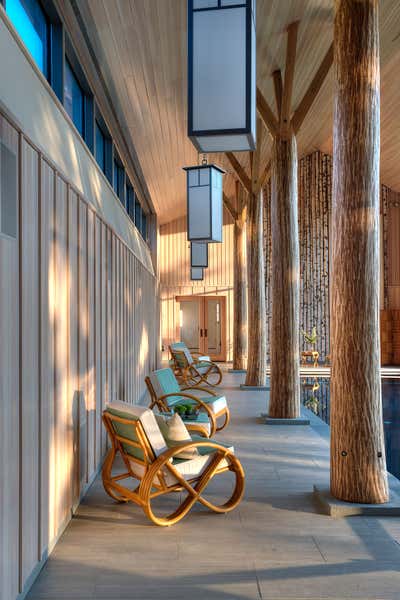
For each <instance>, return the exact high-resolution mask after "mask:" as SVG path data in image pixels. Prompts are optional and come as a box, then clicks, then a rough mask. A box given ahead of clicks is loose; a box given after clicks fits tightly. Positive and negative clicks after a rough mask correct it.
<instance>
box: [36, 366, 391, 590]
mask: <svg viewBox="0 0 400 600" xmlns="http://www.w3.org/2000/svg"><path fill="white" fill-rule="evenodd" d="M243 379H244V375H233V374H229V375H226V377H225V393H226V395H227V396H228V398H229V401H230V405H231V407H232V413H233V414H232V417H233V418H232V424H231V425H230V426H229V427H228V429H227V431H226V432H223V434H220V438H221V439H224V440H231V441H233V442H234V444H235V447H236V451H237V454H238V455H239V457H240V459H241V460H242V462H243V465H244V467H245V469H246V474H247V488H246V494H245V499H244V501H243V502H242V504H241V506H240V508H239V509H238V510H236V511H235V512H233V513H231V514H229V515H215V514H211V513H208V512H207V511H206V510H205V509H203V508H199V509H197V510H196V511H195V512H194V513H193V512H192V513H191V514H190V515H189V517H188V518H186V520H184V521H183V522H182V523H181V524H179V525H177V526H175V527H173V528H171V529H161V528H157V527H155V526H152V525H150V524H149V522H148V521H147V520H146V519H145V517H144V515H143V513H142V512H141V510H140V509H139V508H138V507H136V506H133V505H118V504H115V503H114V502H113V501H112V500H111V499H110V498H108V497H107V496H106V495H105V493H104V492H103V489H102V485H101V482H100V480H97V481H96V482H95V484H94V485H93V487H92V488H91V490H90V492H89V494H88V495H87V497H86V498H85V501H84V502H83V504H82V505H81V507H80V508H79V510H78V513H77V515H76V516H75V518H74V519H73V520H72V522H71V523H70V525H69V526H68V528H67V530H66V531H65V533H64V535H63V536H62V538H61V540H60V541H59V543H58V544H57V546H56V548H55V550H54V552H53V554H52V555H51V557H50V559H49V561H48V563H47V565H46V566H45V568H44V569H43V571H42V573H41V575H40V576H39V578H38V580H37V582H36V583H35V584H34V586H33V588H32V590H31V593H30V595H29V596H28V598H29V599H30V600H35V599H36V600H39V599H40V600H44V599H47V600H50V599H51V600H56V599H57V600H58V599H61V598H62V599H64V600H72V599H74V600H78V599H79V600H88V599H93V598H99V599H102V600H120V599H121V600H122V599H128V598H129V599H138V600H149V599H151V600H153V599H154V600H156V599H164V600H165V599H168V600H169V599H171V600H172V599H174V600H180V599H189V600H196V599H201V600H214V599H215V600H222V599H224V600H239V599H260V598H264V599H268V600H277V599H279V600H285V599H292V600H293V599H295V598H297V599H299V598H302V599H304V598H310V599H311V598H312V599H318V600H321V599H326V598H330V599H332V598H335V599H337V600H339V599H340V600H343V599H349V598H360V599H362V600H372V599H373V600H376V599H391V600H397V599H398V598H400V545H399V543H400V518H380V519H379V518H371V517H352V518H348V519H343V520H333V519H331V518H330V517H327V516H324V515H321V514H318V512H317V509H316V507H315V506H314V504H313V500H312V496H311V490H312V486H313V483H318V482H319V483H321V482H327V480H328V465H329V447H328V439H327V433H328V427H327V426H326V425H325V424H323V423H322V422H321V421H319V420H318V419H317V418H314V419H313V421H312V426H311V427H277V426H266V425H263V424H261V422H260V419H259V418H258V415H259V414H260V413H261V412H262V411H265V408H266V398H267V396H266V392H254V393H253V392H247V391H246V392H239V391H238V388H237V386H238V384H239V383H241V382H242V381H243Z"/></svg>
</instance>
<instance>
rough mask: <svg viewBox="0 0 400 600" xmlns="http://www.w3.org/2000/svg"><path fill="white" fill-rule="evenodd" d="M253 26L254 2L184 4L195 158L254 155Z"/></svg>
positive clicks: (207, 0)
mask: <svg viewBox="0 0 400 600" xmlns="http://www.w3.org/2000/svg"><path fill="white" fill-rule="evenodd" d="M255 22H256V2H255V0H188V136H189V138H190V139H191V141H192V142H193V144H194V145H195V147H196V148H197V150H198V151H199V152H227V151H231V152H233V151H238V152H240V151H249V150H255V140H256V27H255Z"/></svg>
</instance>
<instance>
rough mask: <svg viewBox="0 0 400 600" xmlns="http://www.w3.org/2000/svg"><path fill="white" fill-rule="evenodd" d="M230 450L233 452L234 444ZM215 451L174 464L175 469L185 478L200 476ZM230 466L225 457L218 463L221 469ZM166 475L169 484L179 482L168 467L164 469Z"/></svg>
mask: <svg viewBox="0 0 400 600" xmlns="http://www.w3.org/2000/svg"><path fill="white" fill-rule="evenodd" d="M229 450H230V451H231V452H232V453H233V452H234V448H233V446H230V447H229ZM213 455H214V452H213V451H212V450H211V452H210V454H203V455H199V456H197V458H192V459H191V460H185V461H181V462H177V463H176V464H174V467H175V469H176V470H177V471H178V472H179V473H180V475H182V476H183V478H184V479H186V480H189V479H194V478H196V477H199V476H200V475H201V474H202V473H203V471H204V470H205V469H206V468H207V467H208V465H209V463H210V462H211V460H212V458H213ZM227 466H228V461H227V460H226V459H225V458H224V459H222V460H221V462H220V463H219V465H218V468H219V469H222V468H224V467H227ZM164 477H165V481H166V483H167V485H173V484H175V483H176V482H177V479H176V478H175V477H174V475H173V474H172V473H171V471H169V470H168V469H164Z"/></svg>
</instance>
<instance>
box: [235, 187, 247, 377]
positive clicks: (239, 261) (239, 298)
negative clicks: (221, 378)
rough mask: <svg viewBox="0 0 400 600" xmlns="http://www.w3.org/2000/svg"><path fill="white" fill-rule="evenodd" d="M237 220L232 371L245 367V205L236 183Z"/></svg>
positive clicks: (242, 193) (240, 188) (242, 191)
mask: <svg viewBox="0 0 400 600" xmlns="http://www.w3.org/2000/svg"><path fill="white" fill-rule="evenodd" d="M236 198H237V218H236V219H235V226H234V227H235V228H234V242H235V248H234V259H233V260H234V290H233V365H232V366H233V369H234V370H242V369H246V366H247V289H246V283H247V274H246V203H245V202H244V190H243V188H242V186H241V184H240V183H239V182H238V181H237V182H236Z"/></svg>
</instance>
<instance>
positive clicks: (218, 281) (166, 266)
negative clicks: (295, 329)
mask: <svg viewBox="0 0 400 600" xmlns="http://www.w3.org/2000/svg"><path fill="white" fill-rule="evenodd" d="M158 258H159V277H160V302H161V339H162V345H163V347H164V348H165V349H167V348H168V345H169V344H170V343H171V342H173V341H175V340H176V333H177V327H178V323H179V310H178V304H177V302H176V300H175V298H176V296H192V295H199V296H205V295H212V296H219V295H222V296H226V303H227V306H226V315H227V316H226V318H227V328H226V331H227V346H226V347H227V360H232V348H233V326H232V324H233V222H232V219H231V217H230V215H229V214H228V212H227V211H226V210H225V209H224V228H223V242H222V243H221V244H209V254H208V265H209V266H208V269H205V270H204V280H203V281H191V280H190V244H189V242H188V241H187V228H186V217H181V218H179V219H176V220H174V221H171V222H170V223H166V224H164V225H161V227H160V237H159V257H158ZM163 356H164V358H166V356H167V353H166V352H164V355H163Z"/></svg>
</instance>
